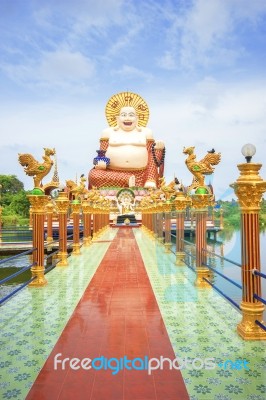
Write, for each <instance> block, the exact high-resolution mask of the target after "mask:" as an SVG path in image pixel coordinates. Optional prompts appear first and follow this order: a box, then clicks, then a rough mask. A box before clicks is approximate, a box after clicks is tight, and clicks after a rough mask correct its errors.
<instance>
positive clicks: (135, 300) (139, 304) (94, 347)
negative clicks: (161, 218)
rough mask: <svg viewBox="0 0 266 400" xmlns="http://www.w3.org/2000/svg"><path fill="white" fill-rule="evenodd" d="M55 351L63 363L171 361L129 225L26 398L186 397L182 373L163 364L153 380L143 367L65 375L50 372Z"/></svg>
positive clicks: (174, 399)
mask: <svg viewBox="0 0 266 400" xmlns="http://www.w3.org/2000/svg"><path fill="white" fill-rule="evenodd" d="M58 353H62V355H61V356H60V359H61V360H62V359H63V358H66V357H69V358H78V359H80V360H81V359H84V358H90V359H93V358H95V357H100V356H104V357H106V358H108V359H109V358H113V357H116V358H121V357H124V356H127V359H130V360H133V359H134V358H137V357H140V358H142V359H143V358H144V357H145V356H147V357H148V358H149V359H150V358H152V357H156V358H160V356H163V357H168V358H170V359H171V360H173V359H174V358H175V355H174V351H173V349H172V346H171V343H170V341H169V338H168V334H167V331H166V328H165V325H164V322H163V320H162V317H161V314H160V310H159V308H158V305H157V302H156V299H155V296H154V293H153V290H152V287H151V285H150V282H149V278H148V275H147V273H146V270H145V267H144V264H143V261H142V258H141V254H140V251H139V249H138V246H137V243H136V240H135V238H134V235H133V232H132V230H131V229H130V228H126V229H120V230H119V231H118V234H117V236H116V237H115V239H114V240H113V242H112V243H111V245H110V247H109V249H108V251H107V253H106V254H105V256H104V258H103V260H102V262H101V264H100V266H99V268H98V269H97V271H96V273H95V275H94V277H93V279H92V280H91V282H90V284H89V286H88V287H87V289H86V291H85V292H84V295H83V297H82V298H81V300H80V302H79V303H78V305H77V307H76V309H75V311H74V313H73V314H72V317H71V318H70V320H69V321H68V323H67V325H66V327H65V329H64V331H63V332H62V334H61V336H60V338H59V340H58V342H57V344H56V345H55V347H54V349H53V351H52V353H51V354H50V356H49V358H48V359H47V361H46V363H45V365H44V367H43V368H42V370H41V372H40V374H39V375H38V377H37V379H36V381H35V383H34V384H33V386H32V388H31V390H30V392H29V394H28V396H27V400H36V399H37V400H46V399H47V400H48V399H49V400H56V399H60V400H64V399H65V400H72V399H73V400H74V399H75V400H79V399H80V400H84V399H90V400H107V399H108V400H112V399H115V400H149V399H152V400H153V399H154V400H155V399H156V400H161V399H162V400H179V399H180V400H186V399H189V396H188V394H187V390H186V387H185V384H184V382H183V378H182V375H181V373H180V372H179V371H178V370H175V369H172V370H169V367H168V364H167V363H166V366H165V367H164V369H163V370H160V369H157V370H154V371H153V372H152V373H151V375H149V374H148V371H147V370H135V369H134V370H133V369H132V370H129V369H126V368H124V369H121V370H120V371H119V372H118V373H117V374H115V375H113V374H112V370H110V369H100V370H95V369H89V370H86V369H83V368H80V369H79V370H73V369H70V368H69V363H67V364H66V369H65V370H62V364H58V369H57V370H55V369H54V357H55V356H56V354H58ZM74 364H75V361H74ZM74 364H73V365H74ZM76 365H77V364H76ZM79 365H80V364H79ZM135 365H138V366H139V365H140V363H139V364H137V363H136V364H135Z"/></svg>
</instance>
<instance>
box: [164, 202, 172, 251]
mask: <svg viewBox="0 0 266 400" xmlns="http://www.w3.org/2000/svg"><path fill="white" fill-rule="evenodd" d="M163 209H164V216H165V217H164V246H165V252H166V253H170V252H171V246H172V242H171V211H172V203H170V201H166V202H165V203H164V205H163Z"/></svg>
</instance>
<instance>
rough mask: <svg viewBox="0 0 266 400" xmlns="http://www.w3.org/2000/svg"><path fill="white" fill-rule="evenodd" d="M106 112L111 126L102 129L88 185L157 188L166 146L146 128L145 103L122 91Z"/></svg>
mask: <svg viewBox="0 0 266 400" xmlns="http://www.w3.org/2000/svg"><path fill="white" fill-rule="evenodd" d="M105 111H106V118H107V121H108V123H109V128H107V129H105V130H104V131H103V132H102V135H101V138H100V150H98V153H99V154H100V157H98V158H97V157H96V158H95V159H94V160H96V161H94V164H95V166H94V168H93V169H92V170H91V171H90V172H89V187H90V188H92V187H98V188H100V187H110V186H116V187H132V186H136V187H145V188H156V187H158V185H159V178H160V177H162V176H163V168H164V155H165V147H164V143H163V142H162V141H155V140H154V138H153V135H152V131H151V130H150V129H149V128H146V125H147V122H148V118H149V108H148V106H147V104H146V102H145V101H144V100H143V99H142V98H141V97H140V96H139V95H137V94H135V93H131V92H122V93H118V94H116V95H114V96H112V97H111V98H110V100H109V101H108V103H107V105H106V110H105Z"/></svg>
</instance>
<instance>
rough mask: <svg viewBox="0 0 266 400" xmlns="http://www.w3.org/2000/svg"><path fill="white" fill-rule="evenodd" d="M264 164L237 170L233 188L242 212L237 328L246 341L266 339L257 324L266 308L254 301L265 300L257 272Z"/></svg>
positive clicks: (265, 335) (259, 267)
mask: <svg viewBox="0 0 266 400" xmlns="http://www.w3.org/2000/svg"><path fill="white" fill-rule="evenodd" d="M261 166H262V164H255V163H250V162H248V163H246V164H239V165H238V166H237V167H238V169H239V171H240V176H239V178H238V179H237V180H236V182H235V183H233V184H232V185H230V186H231V187H233V189H234V191H235V194H236V196H237V198H238V200H239V205H240V210H241V264H242V286H243V292H242V302H241V305H240V307H241V310H242V321H241V322H240V324H238V326H237V332H238V334H239V335H240V336H241V337H242V338H243V339H245V340H265V339H266V332H265V331H263V330H262V329H261V328H260V327H259V326H258V325H257V324H256V323H255V321H256V320H258V321H259V322H261V323H263V311H264V305H263V304H262V303H261V302H260V301H259V300H257V299H255V298H254V294H257V295H258V296H260V297H261V277H260V276H257V275H255V274H254V273H253V271H255V270H256V271H258V272H259V271H260V270H261V264H260V239H259V211H260V203H261V199H262V195H263V193H264V192H265V191H266V181H264V180H263V179H262V178H261V177H260V176H259V170H260V169H261Z"/></svg>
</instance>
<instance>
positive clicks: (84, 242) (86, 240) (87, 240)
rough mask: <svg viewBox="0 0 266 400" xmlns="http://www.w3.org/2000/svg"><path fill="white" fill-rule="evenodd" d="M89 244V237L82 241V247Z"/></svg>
mask: <svg viewBox="0 0 266 400" xmlns="http://www.w3.org/2000/svg"><path fill="white" fill-rule="evenodd" d="M90 244H91V236H89V237H86V238H84V239H83V246H85V247H88V246H90Z"/></svg>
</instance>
